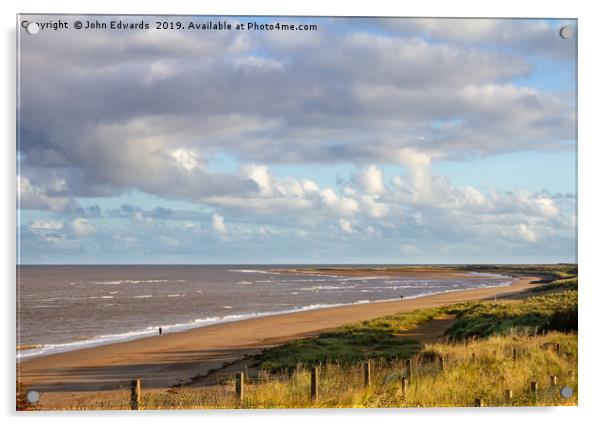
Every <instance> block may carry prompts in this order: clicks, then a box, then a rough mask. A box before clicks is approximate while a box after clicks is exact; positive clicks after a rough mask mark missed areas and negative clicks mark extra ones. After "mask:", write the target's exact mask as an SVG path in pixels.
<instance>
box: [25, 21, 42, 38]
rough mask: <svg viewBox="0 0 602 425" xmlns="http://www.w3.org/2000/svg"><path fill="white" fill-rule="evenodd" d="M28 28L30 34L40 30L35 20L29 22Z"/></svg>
mask: <svg viewBox="0 0 602 425" xmlns="http://www.w3.org/2000/svg"><path fill="white" fill-rule="evenodd" d="M26 30H27V32H28V33H29V34H32V35H33V34H37V33H38V32H40V26H39V25H38V24H36V23H35V22H30V23H28V24H27V27H26Z"/></svg>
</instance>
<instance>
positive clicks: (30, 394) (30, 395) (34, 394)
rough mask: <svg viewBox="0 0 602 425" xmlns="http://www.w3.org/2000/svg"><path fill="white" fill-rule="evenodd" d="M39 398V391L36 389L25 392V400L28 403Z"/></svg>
mask: <svg viewBox="0 0 602 425" xmlns="http://www.w3.org/2000/svg"><path fill="white" fill-rule="evenodd" d="M39 399H40V393H38V392H37V391H29V392H28V393H27V401H28V402H30V403H37V402H38V400H39Z"/></svg>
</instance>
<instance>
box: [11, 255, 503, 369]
mask: <svg viewBox="0 0 602 425" xmlns="http://www.w3.org/2000/svg"><path fill="white" fill-rule="evenodd" d="M245 271H246V272H255V271H256V270H251V269H250V270H245ZM257 272H260V273H270V274H281V275H294V276H312V277H316V278H318V279H319V278H320V277H325V278H335V279H339V278H344V279H350V280H358V279H402V280H418V281H422V280H424V281H429V280H435V281H442V282H445V281H451V280H454V281H466V282H469V281H478V280H480V279H483V278H484V277H485V278H489V277H493V278H497V279H504V280H505V281H503V282H497V283H494V282H491V283H490V284H491V286H505V285H510V284H511V282H512V280H513V278H512V277H511V276H508V275H506V274H500V273H483V272H472V271H462V270H458V269H457V268H454V267H451V266H425V267H423V268H421V267H417V266H395V267H391V266H379V267H345V266H337V267H331V266H329V267H326V266H320V267H317V268H313V267H307V268H285V269H268V270H257ZM249 283H250V282H249ZM485 284H486V285H489V283H488V282H485ZM456 286H457V285H453V287H450V288H448V289H439V290H430V288H429V287H428V286H426V287H425V288H424V291H423V292H419V293H416V294H403V296H402V298H403V299H406V300H409V299H414V298H421V297H425V296H430V295H433V294H438V293H446V292H455V291H463V290H464V289H465V288H456ZM302 289H306V288H302ZM362 292H364V291H362ZM293 293H295V292H293ZM398 299H400V294H399V293H397V291H393V292H391V293H390V294H389V295H388V297H386V298H376V299H366V298H362V297H359V298H357V299H355V300H334V299H330V300H327V299H325V300H323V301H310V300H308V303H306V304H299V305H297V306H290V307H286V308H282V309H278V308H275V309H270V310H267V311H266V310H264V311H262V310H259V311H254V312H237V311H236V310H230V311H231V313H230V314H224V315H219V313H217V314H211V313H209V312H208V313H206V315H205V316H203V315H194V316H192V318H191V319H189V320H188V321H186V320H181V319H180V320H177V319H176V320H175V321H174V320H172V321H170V320H169V319H167V320H166V321H161V323H155V325H154V326H148V325H146V326H145V325H143V326H142V327H138V328H127V327H125V328H123V329H121V330H117V329H115V331H116V332H111V331H110V330H108V329H105V332H104V333H102V332H101V333H99V334H98V335H96V336H88V337H83V336H77V337H75V339H72V340H65V341H61V342H56V343H52V342H50V343H36V342H34V343H30V344H23V345H17V362H24V361H27V360H30V359H33V358H36V357H40V356H47V355H52V354H57V353H63V352H68V351H75V350H81V349H86V348H91V347H98V346H101V345H110V344H115V343H120V342H127V341H133V340H136V339H142V338H147V337H151V336H155V335H156V333H157V332H158V328H159V326H161V327H162V329H163V332H164V333H174V332H185V331H188V330H191V329H196V328H201V327H206V326H213V325H217V324H221V323H229V322H235V321H240V320H249V319H255V318H260V317H268V316H277V315H283V314H292V313H298V312H303V311H310V310H318V309H329V308H337V307H343V306H350V305H356V304H365V303H381V302H391V301H397V300H398ZM228 308H232V307H230V306H228ZM155 322H156V321H155Z"/></svg>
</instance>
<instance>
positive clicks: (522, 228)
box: [516, 223, 537, 242]
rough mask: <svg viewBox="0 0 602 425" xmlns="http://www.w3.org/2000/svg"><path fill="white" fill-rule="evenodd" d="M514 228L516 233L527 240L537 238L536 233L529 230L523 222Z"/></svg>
mask: <svg viewBox="0 0 602 425" xmlns="http://www.w3.org/2000/svg"><path fill="white" fill-rule="evenodd" d="M516 230H517V232H518V235H519V236H520V237H521V238H522V239H524V240H526V241H527V242H535V241H536V240H537V235H536V234H535V232H534V231H533V230H531V229H530V228H529V226H527V225H526V224H525V223H521V224H518V225H517V226H516Z"/></svg>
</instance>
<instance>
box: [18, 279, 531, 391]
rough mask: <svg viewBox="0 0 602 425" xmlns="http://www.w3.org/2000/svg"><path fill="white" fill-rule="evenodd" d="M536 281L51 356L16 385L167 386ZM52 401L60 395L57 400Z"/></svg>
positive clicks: (30, 365) (21, 368) (29, 365)
mask: <svg viewBox="0 0 602 425" xmlns="http://www.w3.org/2000/svg"><path fill="white" fill-rule="evenodd" d="M534 280H537V278H535V277H523V278H519V279H516V280H515V281H514V283H513V284H512V285H510V286H505V287H495V288H480V289H472V290H466V291H458V292H451V293H444V294H436V295H430V296H425V297H422V298H416V299H408V300H399V301H388V302H381V303H373V304H357V305H351V306H343V307H335V308H328V309H322V310H310V311H303V312H298V313H291V314H283V315H278V316H268V317H261V318H255V319H248V320H242V321H238V322H230V323H222V324H216V325H212V326H207V327H203V328H197V329H191V330H187V331H184V332H178V333H173V334H163V335H162V336H160V337H159V336H156V337H148V338H142V339H137V340H133V341H127V342H121V343H115V344H108V345H103V346H98V347H91V348H86V349H81V350H76V351H70V352H65V353H57V354H52V355H47V356H42V357H37V358H34V359H31V360H27V361H24V362H21V363H20V364H18V365H17V372H18V375H19V379H20V381H21V382H22V383H23V384H24V385H25V386H26V388H28V389H36V390H38V391H41V392H43V393H56V392H59V393H62V392H73V391H75V392H79V391H98V390H113V389H119V388H125V387H127V386H128V385H129V381H130V380H131V379H133V378H141V379H142V380H143V383H144V386H145V387H147V388H166V387H168V386H171V385H175V384H178V383H185V382H188V381H190V380H191V379H192V378H194V377H197V378H199V377H202V376H205V375H207V374H208V373H210V372H211V371H212V370H216V369H219V368H222V367H224V366H226V365H228V364H230V363H232V362H235V361H238V360H240V359H243V358H245V357H246V356H249V355H253V354H256V353H258V352H259V351H260V350H261V349H263V348H266V347H270V346H274V345H277V344H281V343H283V342H285V341H289V340H291V339H297V338H304V337H308V336H312V335H316V334H317V333H319V332H321V331H324V330H326V329H330V328H335V327H338V326H342V325H346V324H350V323H354V322H358V321H362V320H368V319H373V318H376V317H380V316H384V315H387V314H393V313H397V312H404V311H411V310H416V309H421V308H429V307H436V306H442V305H449V304H454V303H458V302H462V301H471V300H483V299H491V298H496V297H497V298H502V297H511V298H515V297H516V296H517V294H519V293H520V292H523V291H525V290H526V289H527V288H529V287H530V286H531V287H532V285H530V282H532V281H534ZM57 395H59V394H57Z"/></svg>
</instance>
